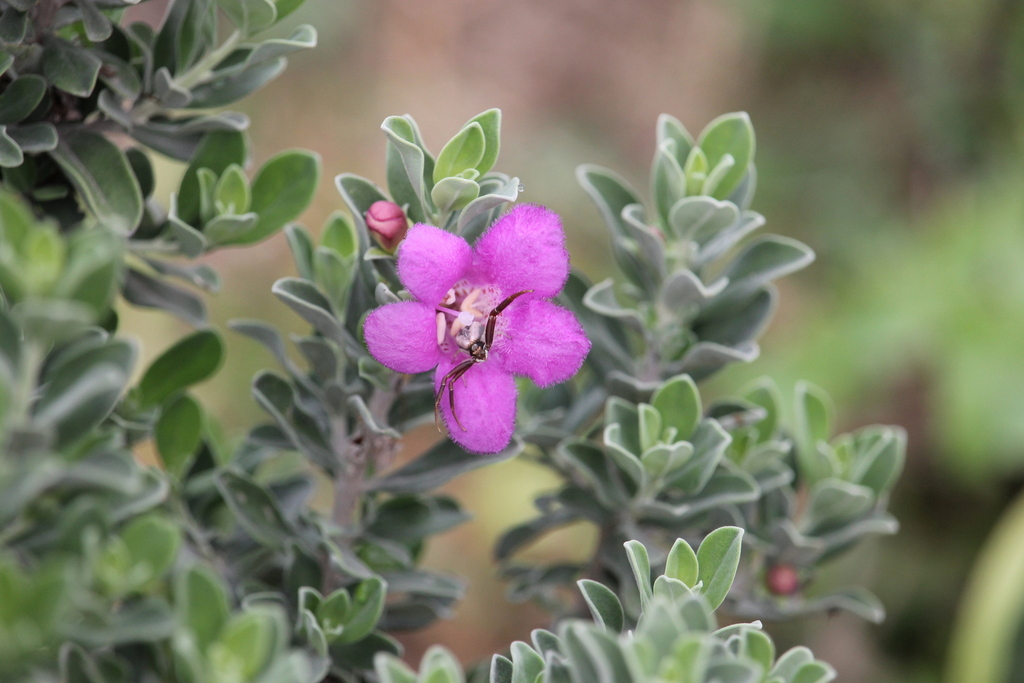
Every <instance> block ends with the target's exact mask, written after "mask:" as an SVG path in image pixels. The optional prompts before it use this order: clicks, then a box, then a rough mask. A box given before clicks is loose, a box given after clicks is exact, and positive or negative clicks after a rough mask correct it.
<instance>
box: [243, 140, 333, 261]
mask: <svg viewBox="0 0 1024 683" xmlns="http://www.w3.org/2000/svg"><path fill="white" fill-rule="evenodd" d="M319 184H320V155H319V154H314V153H313V152H306V151H303V150H289V151H286V152H281V153H280V154H277V155H275V156H273V157H271V158H270V159H269V160H268V161H267V163H265V164H264V165H263V167H262V168H260V170H259V172H258V173H257V174H256V178H255V179H253V181H252V205H251V208H252V211H253V212H254V213H257V214H259V217H260V220H259V222H258V223H257V224H256V227H255V228H254V229H253V230H252V231H250V232H249V233H248V234H246V235H245V236H244V237H243V239H242V240H240V242H239V243H240V244H252V243H254V242H259V241H260V240H263V239H265V238H267V237H270V236H271V235H273V234H274V233H275V232H277V231H278V230H280V229H281V228H283V227H284V226H285V224H286V223H288V222H290V221H293V220H295V219H296V218H298V217H299V216H300V215H301V214H302V212H303V211H305V210H306V207H308V206H309V204H310V202H312V201H313V195H315V194H316V189H317V186H318V185H319Z"/></svg>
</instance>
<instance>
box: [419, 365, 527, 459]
mask: <svg viewBox="0 0 1024 683" xmlns="http://www.w3.org/2000/svg"><path fill="white" fill-rule="evenodd" d="M456 364H457V362H455V361H452V360H449V359H444V360H442V361H441V363H440V365H438V366H437V373H436V374H435V376H434V388H435V390H439V389H440V387H441V379H442V378H443V377H444V376H445V375H446V374H447V373H448V372H449V371H450V370H451V369H452V368H453V367H455V365H456ZM453 388H454V390H455V412H456V414H457V415H458V418H459V419H458V422H456V420H455V418H454V417H453V416H452V410H451V403H450V402H449V397H448V390H447V389H446V390H445V392H444V396H442V397H441V415H442V416H443V417H444V423H445V425H446V426H447V427H448V435H449V436H450V437H451V439H452V441H454V442H455V443H457V444H459V445H460V446H462V447H463V448H465V449H466V450H467V451H470V452H473V453H497V452H498V451H500V450H501V449H502V448H504V447H505V446H507V445H508V444H509V441H511V440H512V432H513V430H514V429H515V423H516V383H515V380H514V379H512V375H510V374H509V373H507V372H505V371H504V370H502V368H501V366H500V365H499V364H498V363H493V362H487V361H484V362H482V363H476V364H474V365H473V366H472V367H471V368H469V370H468V371H467V372H466V374H464V375H463V376H462V377H461V378H459V379H458V380H456V381H455V382H454V385H453ZM459 423H461V426H460V425H459Z"/></svg>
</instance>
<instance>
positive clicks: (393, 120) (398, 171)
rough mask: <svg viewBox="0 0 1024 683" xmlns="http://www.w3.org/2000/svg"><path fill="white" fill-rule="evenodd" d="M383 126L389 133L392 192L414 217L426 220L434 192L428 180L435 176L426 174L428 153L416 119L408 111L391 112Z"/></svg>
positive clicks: (390, 186)
mask: <svg viewBox="0 0 1024 683" xmlns="http://www.w3.org/2000/svg"><path fill="white" fill-rule="evenodd" d="M381 130H383V131H384V134H385V135H387V137H388V150H387V157H388V158H387V179H388V189H389V190H391V196H392V197H394V199H395V201H396V202H398V203H399V204H400V205H405V206H408V209H407V211H408V213H409V217H410V218H412V219H413V221H415V222H417V223H422V222H426V221H427V220H428V217H429V216H430V210H431V204H430V203H429V201H433V200H429V198H430V197H431V196H432V195H431V192H430V189H431V188H430V187H429V185H428V183H431V184H432V183H433V179H432V177H431V178H430V179H429V180H428V178H427V176H426V168H427V157H428V156H429V154H428V153H427V151H426V149H424V148H423V146H422V143H421V142H420V140H419V135H418V131H417V130H416V127H415V123H414V122H413V121H412V118H411V117H410V116H408V115H406V116H389V117H387V118H386V119H384V123H382V124H381ZM431 163H432V162H431ZM428 200H429V201H428ZM434 204H435V205H436V204H437V202H436V201H434Z"/></svg>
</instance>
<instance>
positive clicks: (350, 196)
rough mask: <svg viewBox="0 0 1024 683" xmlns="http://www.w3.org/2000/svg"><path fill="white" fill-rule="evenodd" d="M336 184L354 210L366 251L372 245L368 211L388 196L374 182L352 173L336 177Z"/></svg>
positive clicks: (353, 216)
mask: <svg viewBox="0 0 1024 683" xmlns="http://www.w3.org/2000/svg"><path fill="white" fill-rule="evenodd" d="M334 184H335V186H337V188H338V192H339V193H340V194H341V198H342V199H344V200H345V205H346V206H347V207H348V209H349V211H351V212H352V220H353V222H354V223H355V224H356V228H357V232H358V234H359V245H360V250H361V251H365V250H366V249H367V248H369V246H370V236H369V233H368V231H367V229H366V218H365V217H366V211H367V210H368V209H369V208H370V205H371V204H373V203H374V202H378V201H387V199H388V198H387V197H386V196H385V195H384V193H383V192H382V191H381V189H380V188H379V187H377V186H376V185H374V184H373V183H372V182H370V181H369V180H367V179H366V178H360V177H359V176H357V175H353V174H351V173H342V174H341V175H339V176H337V177H335V179H334Z"/></svg>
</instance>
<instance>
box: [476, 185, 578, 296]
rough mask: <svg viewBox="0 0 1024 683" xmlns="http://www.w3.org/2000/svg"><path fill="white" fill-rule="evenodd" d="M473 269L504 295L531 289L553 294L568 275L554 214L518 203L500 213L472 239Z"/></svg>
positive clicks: (566, 257)
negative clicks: (477, 237)
mask: <svg viewBox="0 0 1024 683" xmlns="http://www.w3.org/2000/svg"><path fill="white" fill-rule="evenodd" d="M474 266H475V270H476V272H477V273H478V274H479V277H480V278H481V279H483V280H485V281H487V282H493V283H494V284H496V285H498V286H499V287H500V288H501V290H502V293H503V294H504V295H505V296H508V295H509V294H514V293H515V292H519V291H522V290H524V289H532V290H533V291H534V296H536V297H538V298H547V297H551V296H555V295H556V294H558V293H559V292H560V291H562V287H563V286H564V285H565V281H566V280H567V279H568V278H569V252H567V251H566V250H565V232H564V231H563V230H562V221H561V220H560V219H559V218H558V214H556V213H555V212H553V211H551V210H549V209H546V208H545V207H543V206H535V205H532V204H520V205H518V206H516V207H514V208H513V209H512V210H511V211H509V212H508V213H507V214H505V215H504V216H502V217H501V218H500V219H498V221H497V222H496V223H495V224H494V225H492V226H491V227H490V228H489V229H488V230H487V232H485V233H484V234H483V235H482V236H481V237H480V239H479V240H478V241H477V243H476V260H475V262H474Z"/></svg>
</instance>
